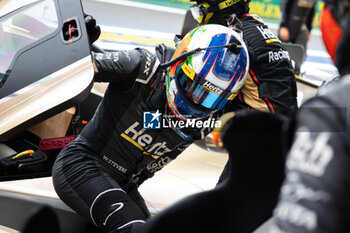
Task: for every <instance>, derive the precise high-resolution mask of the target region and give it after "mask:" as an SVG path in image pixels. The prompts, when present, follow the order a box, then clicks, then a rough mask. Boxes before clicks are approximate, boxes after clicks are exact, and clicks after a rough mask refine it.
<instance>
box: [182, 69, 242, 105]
mask: <svg viewBox="0 0 350 233" xmlns="http://www.w3.org/2000/svg"><path fill="white" fill-rule="evenodd" d="M177 80H178V85H179V90H180V91H182V92H183V95H184V96H185V97H186V99H188V100H190V101H191V102H192V103H194V104H196V105H201V106H203V107H205V108H208V109H212V110H214V109H223V108H224V106H225V105H226V103H227V102H228V101H229V100H232V99H234V97H235V96H236V94H237V93H231V92H228V91H226V90H223V89H221V88H220V87H217V86H216V85H214V84H212V83H211V82H209V81H206V80H204V79H203V78H201V77H200V76H198V75H196V74H195V73H194V71H192V69H190V68H189V67H188V65H187V64H186V63H184V64H183V65H182V66H181V70H180V71H179V72H178V74H177Z"/></svg>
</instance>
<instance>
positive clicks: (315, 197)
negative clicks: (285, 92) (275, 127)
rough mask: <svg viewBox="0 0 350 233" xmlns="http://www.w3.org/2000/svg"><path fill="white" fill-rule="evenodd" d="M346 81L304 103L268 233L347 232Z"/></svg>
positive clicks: (349, 149) (349, 146) (349, 150)
mask: <svg viewBox="0 0 350 233" xmlns="http://www.w3.org/2000/svg"><path fill="white" fill-rule="evenodd" d="M349 90H350V76H345V77H343V78H342V79H341V80H339V81H338V83H335V84H334V85H331V86H329V87H328V89H327V90H325V92H324V93H322V94H321V95H319V96H317V97H314V98H312V99H311V100H309V101H307V102H306V103H305V104H304V105H303V106H302V107H301V108H300V110H299V112H298V115H297V132H296V135H295V141H294V144H293V146H292V148H291V150H290V152H289V155H288V158H287V162H286V174H287V175H286V180H285V182H284V184H283V186H282V189H281V194H280V201H279V204H278V205H277V207H276V209H275V211H274V226H273V229H272V230H271V232H274V233H277V232H283V233H284V232H291V233H294V232H297V233H306V232H308V233H310V232H317V233H329V232H332V233H343V232H350V221H349V213H350V202H349V201H348V200H349V196H350V188H349V187H350V172H349V169H350V143H349V138H350V128H349V121H350V111H349V109H350V102H349V98H350V91H349Z"/></svg>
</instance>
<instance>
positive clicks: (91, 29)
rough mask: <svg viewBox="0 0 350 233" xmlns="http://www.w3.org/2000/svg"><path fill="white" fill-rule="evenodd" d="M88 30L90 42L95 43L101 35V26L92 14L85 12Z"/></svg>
mask: <svg viewBox="0 0 350 233" xmlns="http://www.w3.org/2000/svg"><path fill="white" fill-rule="evenodd" d="M84 19H85V25H86V30H87V33H88V36H89V41H90V44H93V43H94V42H95V41H96V40H97V39H98V38H99V37H100V35H101V28H100V26H98V25H97V24H96V20H95V19H94V17H92V16H91V15H88V14H85V13H84Z"/></svg>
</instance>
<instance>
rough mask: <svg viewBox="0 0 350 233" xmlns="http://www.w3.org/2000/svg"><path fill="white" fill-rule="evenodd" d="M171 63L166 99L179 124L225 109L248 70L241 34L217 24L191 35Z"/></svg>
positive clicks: (204, 27) (205, 26)
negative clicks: (181, 121) (179, 121)
mask: <svg viewBox="0 0 350 233" xmlns="http://www.w3.org/2000/svg"><path fill="white" fill-rule="evenodd" d="M186 54H190V55H189V56H187V55H186ZM184 56H185V57H184ZM181 57H184V58H183V59H181ZM177 60H178V61H177ZM172 61H174V62H172V63H173V64H172V65H170V67H169V68H168V70H167V75H166V80H165V84H166V98H167V103H168V106H169V109H170V110H171V112H172V114H173V115H174V116H176V117H177V118H178V119H180V120H187V119H191V118H197V119H203V118H205V117H207V116H209V115H210V114H211V113H212V112H214V111H216V110H221V109H223V108H224V107H225V105H226V104H227V103H228V102H229V101H231V100H233V99H234V98H235V96H236V95H237V93H238V91H239V90H240V89H241V88H242V86H243V84H244V82H245V80H246V75H247V72H248V67H249V57H248V52H247V48H246V46H245V44H244V42H243V39H242V33H239V32H237V31H235V30H233V29H231V28H228V27H225V26H221V25H214V24H208V25H204V26H199V27H197V28H195V29H193V30H192V31H190V32H188V33H187V34H186V35H185V37H184V38H183V39H182V40H181V41H180V42H179V43H178V45H177V47H176V50H175V52H174V54H173V58H172Z"/></svg>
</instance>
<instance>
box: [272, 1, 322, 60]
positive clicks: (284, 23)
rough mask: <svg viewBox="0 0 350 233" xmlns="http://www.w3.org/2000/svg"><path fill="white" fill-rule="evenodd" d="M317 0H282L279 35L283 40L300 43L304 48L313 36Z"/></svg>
mask: <svg viewBox="0 0 350 233" xmlns="http://www.w3.org/2000/svg"><path fill="white" fill-rule="evenodd" d="M316 2H317V0H281V2H280V9H281V22H280V28H279V30H278V37H279V38H280V39H281V40H282V41H283V42H290V43H293V44H300V45H302V46H303V48H304V57H305V54H306V49H307V42H308V41H309V40H310V38H311V29H312V24H313V20H314V16H315V8H316Z"/></svg>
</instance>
